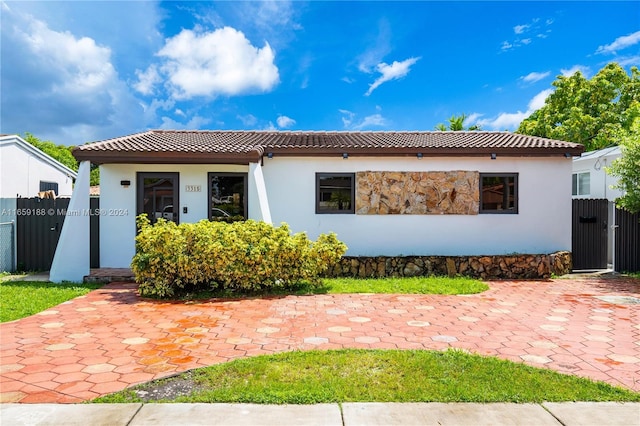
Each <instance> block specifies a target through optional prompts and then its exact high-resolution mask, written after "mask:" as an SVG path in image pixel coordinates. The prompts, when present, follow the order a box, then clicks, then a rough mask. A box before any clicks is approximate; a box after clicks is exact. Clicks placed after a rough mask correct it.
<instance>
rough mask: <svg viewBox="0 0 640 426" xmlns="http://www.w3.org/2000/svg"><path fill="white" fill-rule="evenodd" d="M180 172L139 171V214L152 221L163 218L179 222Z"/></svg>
mask: <svg viewBox="0 0 640 426" xmlns="http://www.w3.org/2000/svg"><path fill="white" fill-rule="evenodd" d="M179 187H180V186H179V174H178V173H138V185H137V198H138V200H137V214H138V215H140V214H142V213H146V214H147V217H148V218H149V220H150V221H151V223H155V222H156V220H158V219H160V218H162V219H165V220H171V221H173V222H176V223H178V219H179V216H178V213H179V208H180V201H179V200H178V196H179V191H178V188H179Z"/></svg>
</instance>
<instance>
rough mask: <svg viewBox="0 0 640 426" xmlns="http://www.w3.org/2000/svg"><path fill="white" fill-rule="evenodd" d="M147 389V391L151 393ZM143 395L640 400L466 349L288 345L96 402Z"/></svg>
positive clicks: (263, 400)
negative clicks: (294, 348)
mask: <svg viewBox="0 0 640 426" xmlns="http://www.w3.org/2000/svg"><path fill="white" fill-rule="evenodd" d="M172 386H175V387H180V388H181V389H182V391H181V393H182V396H175V395H174V396H173V397H171V398H168V399H166V398H165V399H158V400H154V399H153V398H151V399H150V398H148V395H153V394H154V392H153V390H154V389H156V390H158V389H167V388H171V387H172ZM184 389H189V390H190V392H191V393H189V392H185V391H184ZM137 391H146V392H143V393H138V392H137ZM140 395H147V396H146V397H145V399H144V400H143V399H142V398H140ZM142 401H148V402H156V401H158V402H189V403H191V402H207V403H212V402H225V403H232V402H236V403H257V404H317V403H329V402H331V403H336V402H338V403H339V402H365V401H367V402H516V403H525V402H543V401H640V394H639V393H634V392H632V391H629V390H626V389H622V388H617V387H614V386H611V385H608V384H606V383H603V382H594V381H592V380H589V379H585V378H580V377H576V376H569V375H564V374H560V373H557V372H554V371H551V370H546V369H538V368H534V367H530V366H527V365H524V364H519V363H514V362H510V361H505V360H500V359H498V358H493V357H484V356H479V355H472V354H468V353H465V352H463V351H460V350H448V351H426V350H409V351H400V350H355V349H354V350H331V351H309V352H287V353H282V354H277V355H269V356H258V357H254V358H247V359H241V360H236V361H232V362H229V363H225V364H218V365H214V366H210V367H205V368H201V369H197V370H193V371H190V372H187V373H183V374H181V375H178V376H174V377H172V378H169V379H164V380H160V381H155V382H149V383H146V384H143V385H139V386H136V387H134V388H130V389H127V390H124V391H121V392H118V393H115V394H112V395H108V396H104V397H101V398H98V399H97V400H94V401H93V402H117V403H124V402H142Z"/></svg>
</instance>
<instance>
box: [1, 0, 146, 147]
mask: <svg viewBox="0 0 640 426" xmlns="http://www.w3.org/2000/svg"><path fill="white" fill-rule="evenodd" d="M17 6H18V7H17V8H16V9H20V8H21V7H24V6H25V5H23V4H17ZM27 6H28V4H27ZM2 15H3V16H2V25H1V26H0V31H1V37H2V61H3V62H4V63H5V65H6V64H13V65H12V66H10V67H8V66H5V67H3V69H2V103H3V105H7V106H8V105H10V106H11V107H10V108H9V107H5V108H3V109H2V129H1V130H0V131H2V132H3V133H18V134H21V133H23V132H25V131H29V132H31V133H33V134H34V135H36V136H37V137H39V138H41V139H45V140H52V141H54V142H56V143H63V144H67V145H72V144H73V145H77V144H81V143H84V142H87V141H91V140H97V139H104V138H105V137H111V136H115V135H117V134H118V133H120V132H122V129H123V128H126V129H134V131H136V130H138V129H140V127H144V126H145V125H146V123H145V122H144V120H143V117H144V110H143V108H142V107H141V105H140V102H139V101H138V100H137V99H135V98H134V97H133V96H132V95H131V93H130V89H129V88H128V87H127V85H126V83H125V82H124V81H122V80H120V79H119V77H118V73H117V72H116V70H115V67H114V65H113V61H114V59H113V57H112V56H113V51H112V49H111V48H110V47H109V46H107V45H104V44H100V43H98V42H97V41H96V40H95V39H93V38H91V37H86V36H85V37H81V36H77V35H75V34H74V33H73V32H71V31H69V30H60V31H56V30H53V29H52V28H51V27H50V26H49V24H48V23H47V22H45V21H43V20H40V19H37V18H35V17H34V16H33V15H31V14H29V13H25V12H20V11H19V10H14V9H13V8H9V7H3V10H2Z"/></svg>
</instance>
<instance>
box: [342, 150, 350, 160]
mask: <svg viewBox="0 0 640 426" xmlns="http://www.w3.org/2000/svg"><path fill="white" fill-rule="evenodd" d="M347 158H349V154H347V153H346V152H343V153H342V159H343V160H346V159H347Z"/></svg>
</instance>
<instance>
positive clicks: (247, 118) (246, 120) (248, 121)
mask: <svg viewBox="0 0 640 426" xmlns="http://www.w3.org/2000/svg"><path fill="white" fill-rule="evenodd" d="M236 118H237V119H238V120H240V121H241V122H242V124H243V125H245V126H248V127H252V126H255V125H256V123H257V122H258V119H257V118H256V117H255V116H254V115H252V114H247V115H237V116H236Z"/></svg>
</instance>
